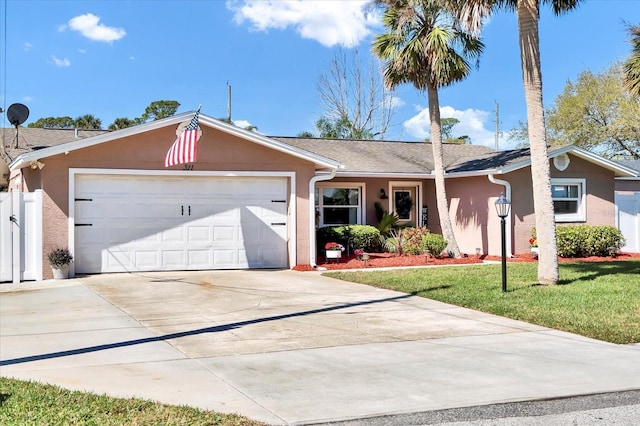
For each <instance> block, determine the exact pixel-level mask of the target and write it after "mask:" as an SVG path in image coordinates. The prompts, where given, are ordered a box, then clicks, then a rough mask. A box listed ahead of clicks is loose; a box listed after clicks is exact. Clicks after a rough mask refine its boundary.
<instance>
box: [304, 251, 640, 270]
mask: <svg viewBox="0 0 640 426" xmlns="http://www.w3.org/2000/svg"><path fill="white" fill-rule="evenodd" d="M369 256H370V260H369V262H367V264H366V265H365V263H364V262H363V261H362V260H358V259H356V257H355V256H353V255H351V256H347V255H346V254H345V255H343V256H342V259H340V262H335V261H333V259H332V260H331V262H330V263H326V261H325V259H324V257H322V256H320V257H319V258H318V266H319V267H322V268H324V269H328V270H336V269H360V268H388V267H398V266H435V265H466V264H471V263H482V262H483V261H484V260H492V261H500V259H501V257H500V256H480V257H476V255H475V254H473V255H471V254H469V255H463V256H462V257H461V258H459V259H454V258H450V257H440V258H434V257H429V258H428V259H425V256H424V255H402V256H398V255H396V254H394V253H371V254H370V255H369ZM629 259H640V253H620V254H618V255H617V256H616V257H610V256H609V257H597V256H591V257H580V258H564V257H559V258H558V260H559V261H560V262H573V261H581V262H610V261H614V260H629ZM507 261H508V262H536V261H537V259H536V258H534V257H533V256H532V255H531V254H529V253H526V254H518V255H515V256H514V257H513V258H510V259H507ZM293 269H294V270H296V271H315V269H314V268H312V267H311V265H296V266H295V267H294V268H293Z"/></svg>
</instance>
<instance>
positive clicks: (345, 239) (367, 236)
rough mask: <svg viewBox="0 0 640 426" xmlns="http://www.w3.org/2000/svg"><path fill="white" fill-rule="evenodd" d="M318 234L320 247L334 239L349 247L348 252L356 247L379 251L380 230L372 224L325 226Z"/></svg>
mask: <svg viewBox="0 0 640 426" xmlns="http://www.w3.org/2000/svg"><path fill="white" fill-rule="evenodd" d="M316 235H317V242H318V247H319V248H320V247H324V245H325V244H326V243H328V242H331V241H333V242H336V243H339V244H342V245H343V246H345V247H347V253H352V252H353V251H354V250H355V249H361V250H364V251H368V252H373V251H377V250H378V244H379V241H380V231H378V229H377V228H376V227H374V226H370V225H347V226H325V227H323V228H320V229H318V232H317V234H316Z"/></svg>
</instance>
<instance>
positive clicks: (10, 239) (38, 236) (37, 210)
mask: <svg viewBox="0 0 640 426" xmlns="http://www.w3.org/2000/svg"><path fill="white" fill-rule="evenodd" d="M41 279H42V191H40V190H37V191H35V192H1V193H0V282H8V281H11V282H14V283H18V282H20V281H25V280H41Z"/></svg>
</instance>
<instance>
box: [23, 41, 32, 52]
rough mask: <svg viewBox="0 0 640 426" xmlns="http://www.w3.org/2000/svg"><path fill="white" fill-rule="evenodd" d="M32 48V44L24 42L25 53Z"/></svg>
mask: <svg viewBox="0 0 640 426" xmlns="http://www.w3.org/2000/svg"><path fill="white" fill-rule="evenodd" d="M32 47H33V44H31V43H29V42H28V41H25V42H24V50H25V51H27V52H28V51H30V50H31V48H32Z"/></svg>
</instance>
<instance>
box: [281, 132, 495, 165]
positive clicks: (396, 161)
mask: <svg viewBox="0 0 640 426" xmlns="http://www.w3.org/2000/svg"><path fill="white" fill-rule="evenodd" d="M272 139H276V140H279V141H281V142H284V143H286V144H289V145H293V146H295V147H297V148H300V149H304V150H307V151H311V152H313V153H315V154H318V155H322V156H324V157H328V158H331V159H334V160H336V161H339V162H341V163H342V164H344V166H345V168H344V169H341V170H340V172H348V173H431V172H432V170H433V169H434V166H433V152H432V147H431V144H430V143H425V142H399V141H392V142H390V141H376V140H340V139H317V138H295V137H272ZM443 149H444V164H445V168H446V169H447V170H448V171H452V170H455V171H459V170H462V169H463V168H464V167H465V165H466V164H470V163H471V162H472V161H474V160H477V159H478V158H484V159H487V164H490V161H489V159H490V158H492V156H495V155H496V152H494V151H492V150H491V149H490V148H488V147H485V146H481V145H458V144H444V146H443Z"/></svg>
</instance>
